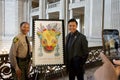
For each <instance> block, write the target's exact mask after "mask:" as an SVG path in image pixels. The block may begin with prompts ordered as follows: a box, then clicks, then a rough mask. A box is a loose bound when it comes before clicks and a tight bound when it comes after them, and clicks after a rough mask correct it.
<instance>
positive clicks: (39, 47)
mask: <svg viewBox="0 0 120 80" xmlns="http://www.w3.org/2000/svg"><path fill="white" fill-rule="evenodd" d="M63 22H64V21H63V20H47V19H37V20H33V57H32V58H33V64H34V65H35V66H36V65H56V64H58V65H59V64H64V23H63Z"/></svg>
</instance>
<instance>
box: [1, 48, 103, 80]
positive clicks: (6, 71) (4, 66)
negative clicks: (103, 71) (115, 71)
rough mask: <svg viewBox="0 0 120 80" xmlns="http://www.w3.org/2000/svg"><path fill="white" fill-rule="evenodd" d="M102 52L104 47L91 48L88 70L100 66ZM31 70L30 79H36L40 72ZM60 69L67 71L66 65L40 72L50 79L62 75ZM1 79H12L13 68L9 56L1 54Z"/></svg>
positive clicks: (45, 68)
mask: <svg viewBox="0 0 120 80" xmlns="http://www.w3.org/2000/svg"><path fill="white" fill-rule="evenodd" d="M102 51H103V49H102V46H96V47H89V57H88V60H87V62H86V65H85V67H86V69H87V68H92V67H95V66H97V65H96V63H98V64H99V62H100V58H99V53H100V52H102ZM31 68H32V69H31V71H30V78H32V77H34V76H33V75H34V74H35V73H36V71H37V70H38V69H37V67H34V68H33V67H32V66H31ZM59 69H62V70H63V71H65V70H66V69H65V65H63V66H62V67H60V66H59V65H58V66H48V67H42V68H40V70H43V72H44V73H45V74H44V76H46V78H50V77H51V76H53V75H58V74H60V71H61V70H59ZM1 74H2V75H1ZM59 76H60V75H59ZM0 79H3V80H6V79H7V80H8V79H12V73H11V66H10V62H9V56H8V54H0Z"/></svg>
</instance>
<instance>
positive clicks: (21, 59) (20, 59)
mask: <svg viewBox="0 0 120 80" xmlns="http://www.w3.org/2000/svg"><path fill="white" fill-rule="evenodd" d="M16 59H17V61H27V60H30V58H19V57H16Z"/></svg>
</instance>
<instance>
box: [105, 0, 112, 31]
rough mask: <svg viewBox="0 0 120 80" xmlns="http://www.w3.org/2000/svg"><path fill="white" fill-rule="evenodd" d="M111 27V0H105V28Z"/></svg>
mask: <svg viewBox="0 0 120 80" xmlns="http://www.w3.org/2000/svg"><path fill="white" fill-rule="evenodd" d="M113 1H114V0H113ZM111 27H112V26H111V0H109V1H108V0H104V29H108V28H111Z"/></svg>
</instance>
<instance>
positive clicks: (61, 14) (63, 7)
mask: <svg viewBox="0 0 120 80" xmlns="http://www.w3.org/2000/svg"><path fill="white" fill-rule="evenodd" d="M65 5H66V0H61V1H60V6H61V10H60V12H59V13H60V14H59V19H64V18H65V14H66V13H65Z"/></svg>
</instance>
